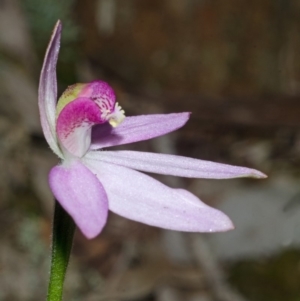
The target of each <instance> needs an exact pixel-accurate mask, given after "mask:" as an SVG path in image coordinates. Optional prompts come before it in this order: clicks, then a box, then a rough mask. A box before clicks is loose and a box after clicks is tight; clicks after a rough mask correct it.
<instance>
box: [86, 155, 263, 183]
mask: <svg viewBox="0 0 300 301" xmlns="http://www.w3.org/2000/svg"><path fill="white" fill-rule="evenodd" d="M86 157H87V158H88V159H92V160H101V161H104V162H107V163H114V164H117V165H122V166H126V167H129V168H133V169H137V170H141V171H146V172H153V173H158V174H164V175H172V176H179V177H187V178H204V179H230V178H241V177H253V178H265V177H266V175H264V174H263V173H261V172H260V171H257V170H255V169H251V168H246V167H240V166H232V165H227V164H221V163H215V162H210V161H204V160H198V159H193V158H187V157H181V156H174V155H165V154H155V153H147V152H136V151H103V152H97V151H93V152H89V153H88V154H87V156H86Z"/></svg>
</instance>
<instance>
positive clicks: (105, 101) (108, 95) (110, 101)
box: [79, 80, 116, 111]
mask: <svg viewBox="0 0 300 301" xmlns="http://www.w3.org/2000/svg"><path fill="white" fill-rule="evenodd" d="M79 96H80V97H87V98H90V99H91V100H93V101H95V103H96V104H97V105H98V106H99V107H100V108H101V109H104V110H109V111H112V110H113V108H114V107H115V103H116V95H115V92H114V90H113V89H112V88H111V87H110V86H109V85H108V84H107V83H106V82H103V81H100V80H97V81H93V82H91V83H89V84H87V86H86V87H85V88H84V89H83V90H82V91H81V92H80V94H79Z"/></svg>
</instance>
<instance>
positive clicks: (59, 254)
mask: <svg viewBox="0 0 300 301" xmlns="http://www.w3.org/2000/svg"><path fill="white" fill-rule="evenodd" d="M75 228H76V226H75V224H74V221H73V219H72V218H71V217H70V216H69V214H68V213H67V212H66V211H65V210H64V209H63V208H62V207H61V205H60V204H59V203H58V202H57V201H55V209H54V218H53V233H52V258H51V270H50V280H49V286H48V294H47V301H61V300H62V295H63V286H64V280H65V275H66V271H67V267H68V263H69V258H70V254H71V249H72V244H73V236H74V231H75Z"/></svg>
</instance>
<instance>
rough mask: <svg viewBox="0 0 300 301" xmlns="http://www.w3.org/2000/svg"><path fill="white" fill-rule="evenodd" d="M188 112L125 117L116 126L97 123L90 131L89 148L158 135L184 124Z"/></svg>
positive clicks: (187, 117) (98, 147)
mask: <svg viewBox="0 0 300 301" xmlns="http://www.w3.org/2000/svg"><path fill="white" fill-rule="evenodd" d="M189 116H190V113H174V114H160V115H140V116H132V117H126V118H125V119H124V121H123V122H122V123H121V124H120V125H119V126H118V127H116V128H112V127H111V126H110V125H109V124H107V123H106V124H101V125H97V126H95V127H94V128H93V131H92V145H91V149H100V148H103V147H109V146H114V145H121V144H127V143H132V142H137V141H143V140H148V139H152V138H155V137H159V136H162V135H165V134H167V133H170V132H172V131H175V130H177V129H179V128H180V127H182V126H183V125H185V123H186V122H187V121H188V119H189Z"/></svg>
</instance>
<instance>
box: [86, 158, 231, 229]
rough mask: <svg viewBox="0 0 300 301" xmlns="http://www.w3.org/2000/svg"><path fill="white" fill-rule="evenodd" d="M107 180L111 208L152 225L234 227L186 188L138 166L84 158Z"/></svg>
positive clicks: (182, 227)
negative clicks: (170, 184)
mask: <svg viewBox="0 0 300 301" xmlns="http://www.w3.org/2000/svg"><path fill="white" fill-rule="evenodd" d="M84 164H86V166H88V168H89V169H90V170H91V171H93V172H94V173H95V174H96V176H97V177H98V179H99V180H100V181H101V183H102V184H103V186H104V188H105V191H106V193H107V197H108V200H109V209H110V210H112V211H113V212H115V213H117V214H119V215H122V216H124V217H126V218H129V219H132V220H135V221H138V222H142V223H145V224H148V225H152V226H156V227H161V228H166V229H171V230H178V231H189V232H216V231H227V230H230V229H232V228H233V225H232V222H231V221H230V219H229V218H228V217H227V216H226V215H225V214H223V213H222V212H220V211H218V210H216V209H214V208H211V207H209V206H207V205H205V204H204V203H202V202H201V201H200V200H199V199H198V198H197V197H196V196H194V195H193V194H191V193H190V192H188V191H185V190H182V189H172V188H169V187H167V186H165V185H164V184H162V183H160V182H158V181H156V180H155V179H153V178H151V177H149V176H147V175H144V174H142V173H140V172H137V171H135V170H132V169H129V168H126V167H122V166H118V165H114V164H109V163H103V162H98V161H94V160H88V159H84Z"/></svg>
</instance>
